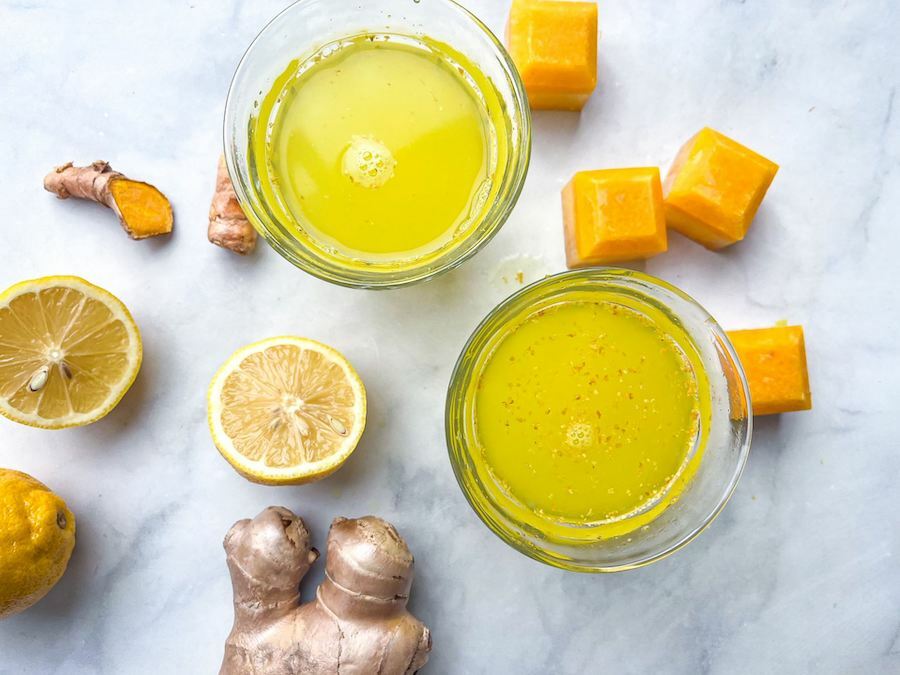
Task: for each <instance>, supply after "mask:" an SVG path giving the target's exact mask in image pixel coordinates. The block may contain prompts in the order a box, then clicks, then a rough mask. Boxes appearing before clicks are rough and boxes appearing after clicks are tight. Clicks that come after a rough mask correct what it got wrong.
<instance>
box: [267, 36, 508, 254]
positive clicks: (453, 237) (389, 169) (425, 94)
mask: <svg viewBox="0 0 900 675" xmlns="http://www.w3.org/2000/svg"><path fill="white" fill-rule="evenodd" d="M491 92H492V87H491V86H490V83H489V82H487V80H486V79H485V78H484V76H483V75H482V74H481V73H480V71H479V70H478V68H477V67H476V66H475V65H474V64H473V63H471V62H469V61H468V60H467V59H466V58H465V57H464V56H463V55H462V54H459V53H458V52H455V51H454V50H453V49H452V48H451V47H449V46H448V45H444V44H439V43H437V42H434V41H431V40H429V39H428V38H424V37H422V38H416V39H413V38H408V37H402V36H396V35H393V36H392V35H374V34H373V35H359V36H356V37H352V38H348V39H345V40H341V41H339V42H336V43H333V44H330V45H327V46H326V47H324V48H322V49H320V50H319V51H318V52H317V53H316V54H315V55H314V56H313V57H310V58H306V59H304V60H302V61H294V62H292V63H291V64H290V65H289V66H288V68H287V69H286V70H285V71H284V73H283V74H282V75H281V76H280V77H279V78H278V79H277V80H276V82H275V84H274V86H273V87H272V89H271V91H270V92H269V93H268V94H267V95H266V96H265V97H264V98H263V100H262V103H261V106H260V111H259V115H258V117H257V119H256V122H255V124H256V125H257V127H258V128H257V129H256V133H255V135H254V136H253V149H254V153H255V155H256V156H257V157H258V158H262V159H263V161H261V162H259V169H260V181H261V185H262V188H263V190H264V193H265V194H266V196H267V198H268V201H269V202H270V203H271V204H274V205H276V208H277V209H278V214H279V216H280V220H281V221H282V222H284V223H286V224H287V227H288V229H289V230H290V231H291V233H292V234H293V236H295V237H296V238H297V239H298V240H300V241H302V242H304V244H305V245H306V246H308V247H311V248H316V249H319V250H321V251H322V252H324V253H325V254H326V255H330V256H333V257H336V258H339V259H341V260H342V261H343V264H345V265H347V266H350V267H353V266H362V267H365V266H372V265H387V266H394V267H402V266H408V265H421V264H423V263H424V262H426V261H427V260H428V259H429V258H433V257H435V256H437V255H439V254H441V253H442V252H444V251H446V250H447V249H448V248H451V247H452V246H454V244H455V243H456V242H457V241H458V240H460V239H462V238H464V237H465V236H466V235H467V234H469V233H471V231H472V230H473V229H474V228H475V227H476V226H477V225H478V224H480V222H481V220H482V218H483V216H484V212H485V210H486V208H487V206H488V204H489V202H490V200H491V198H492V196H493V195H494V194H495V193H496V189H497V186H496V185H495V183H494V180H493V177H494V175H495V173H496V170H497V166H498V165H504V164H505V162H506V153H507V147H506V142H505V140H504V137H503V136H501V135H498V134H497V133H496V130H495V122H496V120H495V119H494V117H496V115H498V114H499V106H498V101H497V100H496V99H495V98H494V97H493V95H492V94H491Z"/></svg>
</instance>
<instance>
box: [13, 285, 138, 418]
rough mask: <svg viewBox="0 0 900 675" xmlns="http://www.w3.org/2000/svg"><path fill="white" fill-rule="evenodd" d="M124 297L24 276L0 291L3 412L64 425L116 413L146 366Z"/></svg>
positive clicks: (80, 286)
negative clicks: (0, 292) (13, 284)
mask: <svg viewBox="0 0 900 675" xmlns="http://www.w3.org/2000/svg"><path fill="white" fill-rule="evenodd" d="M142 353H143V352H142V347H141V336H140V332H139V331H138V328H137V326H136V325H135V323H134V319H132V318H131V314H129V312H128V309H127V308H126V307H125V305H123V304H122V302H121V301H120V300H119V299H118V298H116V297H115V296H114V295H112V294H111V293H109V292H108V291H105V290H103V289H102V288H98V287H97V286H94V285H93V284H90V283H88V282H87V281H85V280H84V279H80V278H78V277H67V276H60V277H44V278H42V279H34V280H32V281H23V282H22V283H19V284H16V285H15V286H13V287H11V288H8V289H6V290H5V291H4V292H3V293H2V294H0V414H2V415H4V416H6V417H8V418H10V419H11V420H15V421H16V422H20V423H22V424H27V425H29V426H33V427H41V428H44V429H63V428H65V427H75V426H81V425H84V424H90V423H91V422H95V421H97V420H98V419H100V418H101V417H103V416H105V415H106V414H107V413H109V411H110V410H112V409H113V408H114V407H115V406H116V404H117V403H118V402H119V401H120V400H121V399H122V397H123V396H124V395H125V392H126V391H128V389H129V387H131V385H132V383H133V382H134V379H135V378H136V377H137V374H138V370H140V367H141V358H142Z"/></svg>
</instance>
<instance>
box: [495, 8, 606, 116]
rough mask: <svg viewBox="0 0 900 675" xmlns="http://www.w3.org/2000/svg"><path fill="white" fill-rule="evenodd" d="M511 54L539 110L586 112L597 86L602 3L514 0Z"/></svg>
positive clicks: (509, 27) (508, 31)
mask: <svg viewBox="0 0 900 675" xmlns="http://www.w3.org/2000/svg"><path fill="white" fill-rule="evenodd" d="M506 41H507V45H508V47H509V52H510V54H511V56H512V58H513V61H514V62H515V64H516V67H517V68H518V69H519V73H520V74H521V75H522V81H523V82H524V83H525V90H526V91H527V92H528V101H529V103H531V107H532V108H534V109H536V110H581V109H582V108H583V107H584V104H585V103H587V100H588V99H589V98H590V96H591V94H592V93H593V91H594V88H595V87H596V86H597V4H596V3H594V2H568V1H566V0H562V1H561V0H513V3H512V8H511V9H510V11H509V23H508V24H507V27H506Z"/></svg>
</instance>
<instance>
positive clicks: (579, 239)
mask: <svg viewBox="0 0 900 675" xmlns="http://www.w3.org/2000/svg"><path fill="white" fill-rule="evenodd" d="M563 222H564V223H565V236H566V261H567V263H568V266H569V267H570V268H573V267H585V266H589V265H603V264H606V263H613V262H618V261H621V260H635V259H640V258H649V257H651V256H654V255H656V254H657V253H662V252H663V251H665V250H666V247H667V241H666V219H665V208H664V205H663V196H662V183H661V181H660V178H659V169H657V168H656V167H655V166H654V167H642V168H636V169H605V170H601V171H581V172H579V173H576V174H575V177H574V178H572V180H571V181H570V182H569V184H568V185H567V186H566V188H565V189H564V190H563Z"/></svg>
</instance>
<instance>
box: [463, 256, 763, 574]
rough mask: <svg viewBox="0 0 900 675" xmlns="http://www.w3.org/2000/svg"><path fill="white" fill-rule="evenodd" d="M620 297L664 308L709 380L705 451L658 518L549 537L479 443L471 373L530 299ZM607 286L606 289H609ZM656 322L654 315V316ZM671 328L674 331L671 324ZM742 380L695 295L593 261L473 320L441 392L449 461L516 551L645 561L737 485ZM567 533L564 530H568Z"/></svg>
mask: <svg viewBox="0 0 900 675" xmlns="http://www.w3.org/2000/svg"><path fill="white" fill-rule="evenodd" d="M592 292H598V293H599V292H602V294H603V299H604V300H611V301H616V298H619V299H621V301H622V302H623V304H627V305H628V306H629V307H631V308H632V309H636V310H638V311H642V308H644V309H646V310H647V311H646V312H645V314H646V315H647V316H648V317H652V316H658V317H663V318H664V319H665V322H670V325H673V326H677V327H678V329H679V331H681V330H683V332H684V334H685V335H686V336H687V339H689V340H690V341H691V343H692V346H693V347H694V349H695V350H696V353H697V354H698V355H699V363H700V364H702V366H701V367H702V368H703V370H704V372H705V374H706V376H707V378H708V380H709V388H710V401H711V414H710V415H709V419H708V420H706V421H701V424H700V426H699V428H698V430H697V437H696V439H695V443H694V447H695V448H697V447H700V444H701V443H702V444H704V446H703V447H704V448H705V449H704V450H703V455H702V457H701V459H700V462H699V465H698V468H697V471H696V473H695V474H694V476H693V478H692V479H691V481H690V483H689V484H688V485H687V487H685V489H684V490H683V492H681V494H680V495H678V498H677V499H676V500H674V501H673V503H671V504H670V505H668V506H667V507H666V508H665V510H663V511H662V513H661V514H660V515H658V516H657V517H656V518H655V519H653V520H650V521H649V522H647V523H645V524H643V525H642V526H641V527H638V528H637V529H635V530H633V531H631V532H629V533H627V534H623V535H619V536H612V537H601V536H597V537H591V536H590V533H588V534H589V538H587V539H586V538H585V531H584V530H583V529H582V530H581V531H579V532H578V533H577V534H578V536H575V535H576V532H575V530H576V529H577V527H576V526H574V525H573V526H570V527H571V528H572V530H569V531H568V532H567V533H566V534H563V535H562V536H560V535H559V534H558V533H559V529H558V522H556V521H554V522H555V524H554V527H556V528H557V529H556V534H554V536H552V537H549V536H547V535H545V534H542V533H541V532H540V531H538V530H536V529H535V527H533V526H531V525H528V524H525V523H523V522H522V521H521V518H517V517H516V515H515V511H516V510H517V508H519V509H520V508H521V506H518V507H514V506H515V505H514V502H513V501H512V498H511V497H510V496H508V495H505V491H504V490H503V489H502V488H501V487H500V486H499V485H498V484H497V483H496V481H495V480H494V478H493V477H492V475H491V473H490V472H489V471H488V470H487V469H486V468H485V467H484V463H483V462H477V461H475V460H474V458H475V454H476V453H478V452H479V448H478V444H477V439H476V433H475V426H474V398H475V391H476V389H477V386H478V384H477V375H478V373H479V372H480V369H481V367H482V366H483V364H484V363H485V362H486V359H487V358H489V357H490V354H491V352H492V350H493V348H494V347H495V346H496V345H497V344H498V342H499V341H500V340H502V338H503V336H504V335H505V334H508V333H506V332H505V330H507V331H508V329H509V327H510V326H511V325H513V324H514V322H515V321H516V320H517V318H521V317H522V316H523V313H526V312H528V311H529V310H530V309H531V308H537V307H544V306H547V305H548V304H553V303H555V302H557V301H562V300H564V299H565V298H566V297H567V296H571V295H572V294H575V293H578V294H579V297H582V298H583V297H585V294H587V296H586V297H590V293H592ZM610 294H613V297H610ZM652 320H654V321H656V322H657V325H658V326H659V327H660V328H661V329H664V328H663V325H664V324H663V322H662V321H661V320H656V319H652ZM670 332H671V331H670ZM749 411H750V395H749V390H748V387H747V380H746V378H745V376H744V372H743V370H742V368H741V365H740V362H739V361H738V358H737V356H736V354H735V352H734V349H733V348H732V346H731V343H730V341H729V340H728V337H727V336H726V334H725V331H723V330H722V328H721V327H720V326H719V325H718V324H717V323H716V322H715V320H714V319H713V318H712V317H711V316H710V315H709V314H708V313H707V312H706V310H704V309H703V308H702V307H701V306H700V305H699V304H698V303H697V302H696V301H694V300H693V299H692V298H690V297H689V296H688V295H686V294H685V293H683V292H682V291H680V290H678V289H677V288H675V287H674V286H672V285H670V284H667V283H666V282H664V281H661V280H659V279H656V278H654V277H651V276H649V275H646V274H642V273H640V272H634V271H631V270H624V269H616V268H592V269H585V270H577V271H572V272H564V273H562V274H557V275H554V276H550V277H547V278H546V279H543V280H542V281H538V282H536V283H534V284H532V285H530V286H528V287H526V288H524V289H522V290H520V291H518V292H517V293H515V294H513V295H512V296H511V297H509V298H508V299H507V300H505V301H504V302H502V303H501V304H500V305H498V306H497V307H496V308H494V310H493V311H491V313H490V314H488V316H487V318H485V320H484V321H483V322H482V323H481V325H479V326H478V328H477V329H476V330H475V332H474V333H473V334H472V336H471V337H470V338H469V341H468V343H467V344H466V346H465V348H464V349H463V351H462V354H461V355H460V358H459V361H458V362H457V364H456V368H455V369H454V372H453V376H452V378H451V381H450V387H449V389H448V392H447V405H446V435H447V446H448V449H449V453H450V463H451V464H452V466H453V471H454V473H455V474H456V479H457V481H458V482H459V485H460V487H461V488H462V491H463V493H464V494H465V496H466V499H467V500H468V501H469V504H470V505H471V506H472V508H473V509H474V510H475V512H476V513H477V514H478V516H479V517H480V518H481V519H482V521H484V523H485V524H486V525H487V526H488V527H489V528H490V529H491V530H492V531H493V532H494V533H495V534H497V535H498V536H499V537H500V538H501V539H503V540H504V541H505V542H506V543H508V544H509V545H510V546H512V547H513V548H515V549H517V550H518V551H520V552H521V553H524V554H525V555H527V556H530V557H532V558H534V559H536V560H539V561H541V562H543V563H547V564H549V565H553V566H556V567H560V568H563V569H567V570H572V571H577V572H616V571H620V570H626V569H632V568H635V567H641V566H643V565H647V564H649V563H652V562H654V561H656V560H660V559H661V558H664V557H666V556H667V555H669V554H671V553H673V552H674V551H676V550H678V549H679V548H681V547H682V546H684V545H685V544H687V543H688V542H689V541H691V540H692V539H693V538H694V537H696V536H697V535H698V534H699V533H700V532H702V531H703V530H704V529H705V528H706V527H707V526H708V525H709V524H710V523H711V522H712V521H713V520H714V519H715V517H716V516H717V515H718V514H719V513H720V512H721V510H722V509H723V508H724V506H725V504H726V503H727V501H728V499H729V497H730V496H731V494H732V493H733V492H734V489H735V487H736V486H737V482H738V479H739V478H740V475H741V472H742V471H743V468H744V464H745V462H746V460H747V455H748V453H749V450H750V435H751V428H752V417H751V415H750V412H749ZM569 534H571V536H567V535H569Z"/></svg>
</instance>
